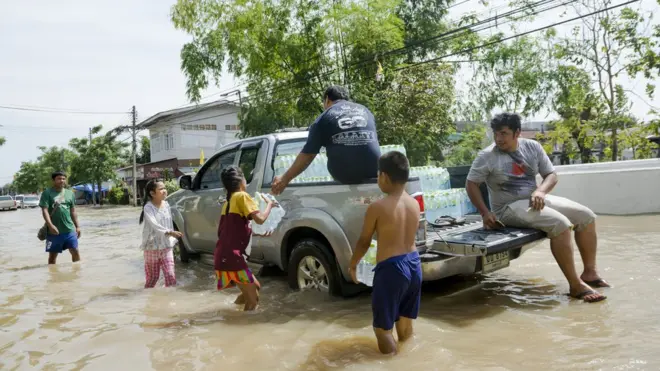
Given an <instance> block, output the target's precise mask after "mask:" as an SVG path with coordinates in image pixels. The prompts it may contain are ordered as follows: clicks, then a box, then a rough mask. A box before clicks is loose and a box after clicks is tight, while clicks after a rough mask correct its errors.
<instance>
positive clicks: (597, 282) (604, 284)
mask: <svg viewBox="0 0 660 371" xmlns="http://www.w3.org/2000/svg"><path fill="white" fill-rule="evenodd" d="M584 283H586V284H587V285H589V286H591V287H593V288H605V287H612V285H610V284H609V283H607V281H605V280H604V279H602V278H599V279H597V280H593V281H584Z"/></svg>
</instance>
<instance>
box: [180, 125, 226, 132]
mask: <svg viewBox="0 0 660 371" xmlns="http://www.w3.org/2000/svg"><path fill="white" fill-rule="evenodd" d="M181 130H185V131H213V130H218V126H217V125H215V124H182V125H181Z"/></svg>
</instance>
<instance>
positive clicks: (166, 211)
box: [140, 201, 177, 250]
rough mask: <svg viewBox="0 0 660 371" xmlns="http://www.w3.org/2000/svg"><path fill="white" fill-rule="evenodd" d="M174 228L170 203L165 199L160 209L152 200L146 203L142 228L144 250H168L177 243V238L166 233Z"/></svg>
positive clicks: (141, 246)
mask: <svg viewBox="0 0 660 371" xmlns="http://www.w3.org/2000/svg"><path fill="white" fill-rule="evenodd" d="M173 230H174V224H173V223H172V214H171V213H170V204H168V203H167V201H163V202H162V203H161V205H160V209H159V208H157V207H156V206H154V204H152V203H151V202H147V203H146V204H145V205H144V229H143V230H142V244H141V245H140V249H142V250H166V249H171V248H173V247H174V245H176V243H177V239H176V238H174V237H172V236H166V235H165V233H167V232H171V231H173Z"/></svg>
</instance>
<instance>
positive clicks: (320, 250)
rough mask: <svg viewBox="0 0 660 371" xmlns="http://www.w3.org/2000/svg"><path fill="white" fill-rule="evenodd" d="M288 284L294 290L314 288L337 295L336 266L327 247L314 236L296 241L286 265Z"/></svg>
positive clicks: (338, 289)
mask: <svg viewBox="0 0 660 371" xmlns="http://www.w3.org/2000/svg"><path fill="white" fill-rule="evenodd" d="M288 281H289V286H290V287H291V288H292V289H294V290H316V291H321V292H327V293H329V294H331V295H337V294H338V293H339V291H340V288H339V284H338V282H337V267H336V264H335V263H334V259H333V258H332V255H330V253H329V252H328V248H327V247H326V246H325V244H323V243H322V242H319V241H318V240H316V239H314V238H305V239H302V240H300V241H298V242H297V243H296V245H295V246H294V248H293V252H292V253H291V258H290V259H289V266H288Z"/></svg>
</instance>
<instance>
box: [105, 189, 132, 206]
mask: <svg viewBox="0 0 660 371" xmlns="http://www.w3.org/2000/svg"><path fill="white" fill-rule="evenodd" d="M108 201H109V202H110V203H111V204H112V205H128V192H126V190H125V189H124V187H123V186H122V185H119V184H118V185H115V186H114V187H112V189H111V190H110V192H108Z"/></svg>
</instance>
